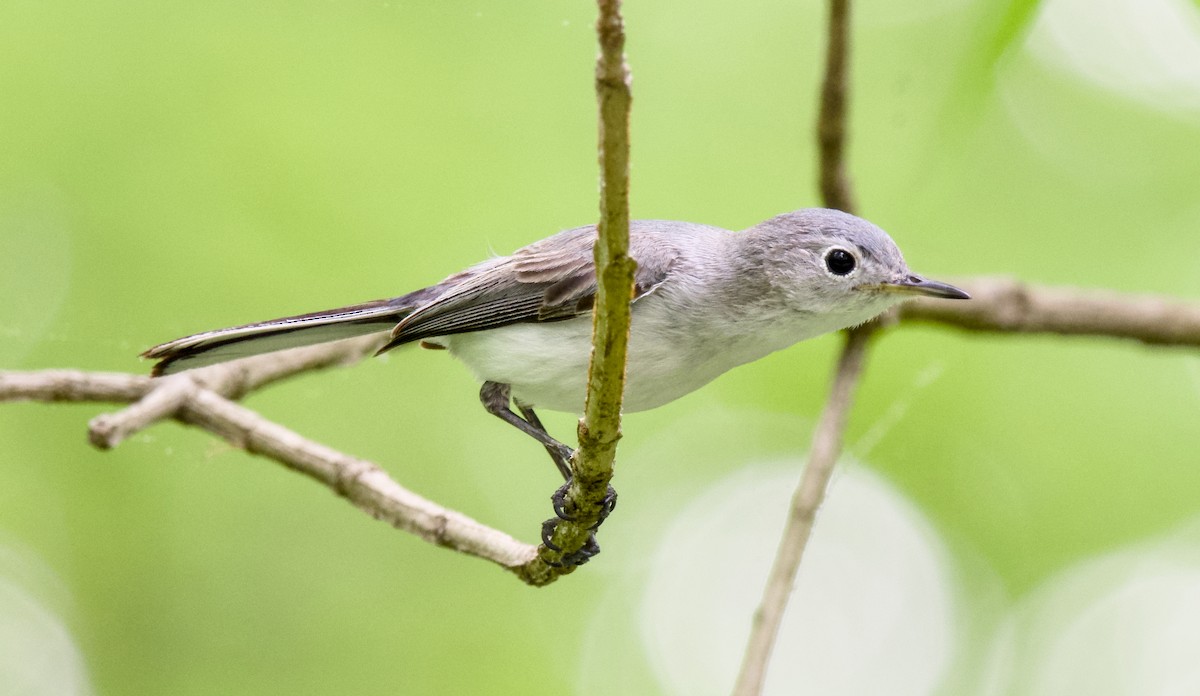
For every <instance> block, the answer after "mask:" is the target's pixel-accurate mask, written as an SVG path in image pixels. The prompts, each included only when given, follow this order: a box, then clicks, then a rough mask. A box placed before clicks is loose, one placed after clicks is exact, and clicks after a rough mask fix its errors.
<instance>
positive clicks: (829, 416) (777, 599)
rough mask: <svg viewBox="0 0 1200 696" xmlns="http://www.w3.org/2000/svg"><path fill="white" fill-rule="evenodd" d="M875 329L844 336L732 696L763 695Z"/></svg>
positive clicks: (857, 331)
mask: <svg viewBox="0 0 1200 696" xmlns="http://www.w3.org/2000/svg"><path fill="white" fill-rule="evenodd" d="M872 326H873V325H871V324H868V325H867V326H866V327H863V328H860V329H856V330H854V331H849V332H847V333H846V345H845V347H844V348H843V350H842V355H841V358H840V359H839V360H838V366H837V372H836V373H835V374H834V378H833V387H832V388H831V390H830V393H829V400H828V401H827V402H826V404H825V410H824V411H822V412H821V419H820V420H819V421H818V422H817V429H816V431H815V432H814V433H813V442H812V451H811V452H810V453H809V455H808V463H807V464H806V465H805V467H804V475H803V477H802V478H801V480H800V485H799V486H798V487H797V488H796V492H795V493H794V494H793V495H792V505H791V512H790V513H789V517H788V521H787V524H786V526H785V527H784V531H783V539H781V540H780V542H779V551H778V552H777V553H776V556H775V563H774V565H773V566H772V567H771V574H770V576H769V577H768V578H767V586H766V589H765V590H764V591H763V598H762V602H761V604H760V605H759V608H758V611H757V612H755V614H754V624H753V625H752V626H751V628H750V642H749V644H748V645H747V646H746V656H745V658H744V659H743V661H742V671H741V673H740V674H739V675H738V680H737V685H736V686H735V687H734V690H733V693H734V694H735V696H754V695H755V694H760V693H762V687H763V682H764V680H765V679H766V673H767V664H768V663H769V662H770V658H771V650H772V648H774V646H775V639H776V637H777V636H778V635H779V624H780V622H781V621H782V620H783V612H784V610H785V609H786V608H787V601H788V596H789V595H790V594H791V593H792V585H793V584H794V583H795V581H796V572H797V571H798V570H799V568H800V560H801V559H802V558H803V556H804V549H805V548H806V547H807V545H808V538H809V536H810V535H811V534H812V528H813V521H814V520H815V519H816V516H817V509H818V508H820V506H821V501H822V500H823V499H824V497H825V488H826V487H827V486H828V485H829V479H830V477H831V476H832V475H833V466H834V464H835V463H836V462H837V459H838V454H839V453H840V452H841V450H842V433H843V432H844V431H845V429H846V417H847V414H848V413H849V412H850V405H851V403H852V402H853V401H854V390H855V387H856V386H857V385H858V378H859V376H860V375H861V374H862V368H863V362H864V359H865V357H866V353H867V342H868V340H869V339H870V337H871V334H872V333H873V331H874V329H873V328H871V327H872Z"/></svg>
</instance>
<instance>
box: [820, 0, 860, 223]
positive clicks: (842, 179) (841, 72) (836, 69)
mask: <svg viewBox="0 0 1200 696" xmlns="http://www.w3.org/2000/svg"><path fill="white" fill-rule="evenodd" d="M849 71H850V0H830V3H829V26H828V36H827V38H826V44H825V78H824V79H823V80H822V82H821V112H820V114H819V117H818V119H817V145H818V147H819V148H820V155H821V156H820V177H821V199H822V200H823V201H824V202H825V205H826V207H829V208H837V209H838V210H844V211H846V212H848V213H852V212H854V210H855V209H856V208H857V207H858V206H856V205H855V204H854V191H853V190H852V188H851V185H850V175H849V174H848V173H847V171H846V131H847V128H848V126H847V125H846V114H847V110H848V107H847V102H848V101H849V96H848V95H847V90H848V89H849V84H850V81H849V79H848V77H847V75H848V73H849Z"/></svg>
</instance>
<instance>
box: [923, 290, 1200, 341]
mask: <svg viewBox="0 0 1200 696" xmlns="http://www.w3.org/2000/svg"><path fill="white" fill-rule="evenodd" d="M961 285H962V287H963V289H965V290H966V291H967V292H969V293H971V301H970V302H937V301H930V300H917V301H915V302H910V303H908V304H905V305H903V306H902V307H901V309H900V319H901V320H902V321H905V322H934V323H939V324H945V325H948V326H954V327H956V328H960V329H964V330H967V331H988V332H994V333H1047V334H1059V335H1079V336H1103V337H1106V338H1126V339H1132V340H1135V341H1140V342H1142V343H1146V344H1150V345H1163V346H1190V347H1200V305H1198V304H1196V303H1186V302H1183V301H1181V300H1178V299H1174V298H1170V297H1161V296H1154V295H1141V296H1139V295H1123V294H1121V293H1117V292H1113V291H1111V290H1081V289H1078V288H1055V287H1045V286H1037V285H1029V284H1026V283H1022V282H1020V281H1017V280H1013V279H1011V278H972V279H969V280H964V281H962V283H961Z"/></svg>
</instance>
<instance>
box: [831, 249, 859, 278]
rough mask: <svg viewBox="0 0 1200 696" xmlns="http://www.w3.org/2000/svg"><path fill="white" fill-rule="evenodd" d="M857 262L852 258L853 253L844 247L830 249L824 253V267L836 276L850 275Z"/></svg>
mask: <svg viewBox="0 0 1200 696" xmlns="http://www.w3.org/2000/svg"><path fill="white" fill-rule="evenodd" d="M857 263H858V262H857V261H855V260H854V254H851V253H850V252H848V251H846V250H845V249H830V250H829V251H828V252H827V253H826V254H825V268H828V269H829V272H830V273H832V274H834V275H837V276H844V275H850V273H851V271H853V270H854V266H855V265H856V264H857Z"/></svg>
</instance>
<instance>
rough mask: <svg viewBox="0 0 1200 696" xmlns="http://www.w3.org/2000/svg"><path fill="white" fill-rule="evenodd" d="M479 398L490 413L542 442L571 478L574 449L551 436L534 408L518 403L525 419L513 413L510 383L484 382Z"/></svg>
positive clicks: (563, 471)
mask: <svg viewBox="0 0 1200 696" xmlns="http://www.w3.org/2000/svg"><path fill="white" fill-rule="evenodd" d="M479 400H480V401H481V402H483V407H484V408H485V409H487V412H488V413H490V414H492V415H493V416H496V417H497V418H499V419H500V420H502V421H504V422H505V423H508V424H509V425H511V426H513V427H514V428H516V429H517V430H520V431H521V432H523V433H525V434H526V435H528V436H530V437H532V438H533V439H535V440H537V441H538V442H540V443H542V446H543V447H545V448H546V451H547V452H549V453H550V458H551V459H553V460H554V466H556V467H558V471H559V473H561V474H562V475H563V478H565V479H569V478H571V467H570V466H568V465H567V462H568V461H569V460H570V459H571V455H573V454H575V452H574V450H572V449H571V448H570V447H567V446H566V445H564V444H563V443H561V442H559V441H558V440H555V439H554V438H553V437H550V433H548V432H546V428H545V427H543V426H542V422H541V421H540V420H538V417H537V415H536V414H534V413H533V410H532V409H530V408H528V407H526V406H522V405H519V404H518V407H519V408H520V409H521V412H522V413H523V414H525V418H524V419H523V418H521V417H520V416H518V415H517V414H515V413H513V411H512V408H511V407H510V405H509V402H510V401H512V388H511V387H510V386H509V385H507V384H501V383H499V382H484V383H483V388H482V389H480V390H479ZM531 416H532V418H530V417H531Z"/></svg>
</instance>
